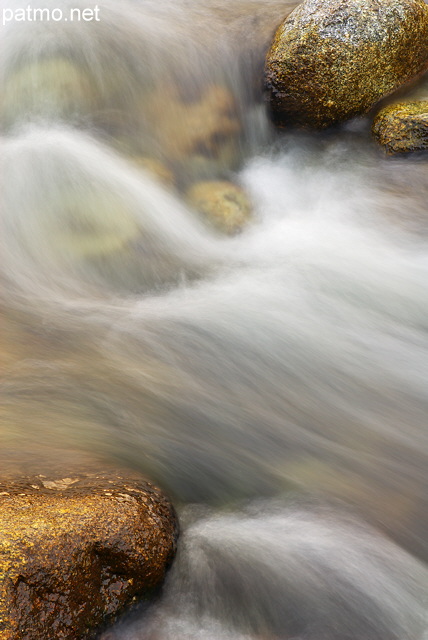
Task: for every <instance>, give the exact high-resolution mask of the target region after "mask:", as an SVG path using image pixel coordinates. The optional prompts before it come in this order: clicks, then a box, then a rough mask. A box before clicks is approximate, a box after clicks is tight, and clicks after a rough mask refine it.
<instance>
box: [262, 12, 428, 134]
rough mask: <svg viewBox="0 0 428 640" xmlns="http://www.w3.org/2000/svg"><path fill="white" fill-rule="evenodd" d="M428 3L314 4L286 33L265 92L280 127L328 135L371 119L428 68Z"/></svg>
mask: <svg viewBox="0 0 428 640" xmlns="http://www.w3.org/2000/svg"><path fill="white" fill-rule="evenodd" d="M427 40H428V6H427V5H426V4H425V2H424V1H423V0H376V1H375V0H347V1H344V0H306V1H305V2H302V4H301V5H299V6H298V7H297V8H296V9H295V10H294V11H293V12H292V13H291V14H290V16H289V17H288V18H287V19H286V20H284V22H283V23H282V24H281V25H280V27H279V28H278V30H277V32H276V34H275V38H274V41H273V43H272V46H271V48H270V51H269V53H268V55H267V58H266V66H265V85H266V89H267V95H268V102H269V107H270V110H271V114H272V117H273V120H274V121H275V123H276V124H278V125H280V126H287V125H296V126H302V127H307V128H324V127H327V126H329V125H332V124H334V123H338V122H341V121H344V120H347V119H349V118H351V117H353V116H356V115H359V114H363V113H365V112H367V111H368V110H369V109H370V108H371V107H372V106H373V105H374V104H375V103H376V102H377V101H378V100H379V99H380V98H382V97H383V96H385V95H387V94H389V93H391V92H392V91H394V90H395V89H396V88H398V87H399V86H401V85H403V84H404V83H406V82H407V81H409V80H410V79H411V78H413V77H414V76H416V75H417V74H419V73H421V72H422V71H423V70H424V69H426V67H427V65H428V48H427Z"/></svg>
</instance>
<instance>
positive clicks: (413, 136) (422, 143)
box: [373, 100, 428, 154]
mask: <svg viewBox="0 0 428 640" xmlns="http://www.w3.org/2000/svg"><path fill="white" fill-rule="evenodd" d="M373 135H374V137H375V138H376V140H377V141H378V142H379V144H380V145H382V146H383V147H385V149H386V151H387V152H388V153H391V154H393V153H409V152H411V151H423V150H424V149H428V101H426V100H420V101H418V102H404V103H400V104H393V105H389V106H388V107H385V108H384V109H381V111H379V113H378V114H377V116H376V118H375V120H374V122H373Z"/></svg>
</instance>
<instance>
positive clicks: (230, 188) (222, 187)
mask: <svg viewBox="0 0 428 640" xmlns="http://www.w3.org/2000/svg"><path fill="white" fill-rule="evenodd" d="M186 198H187V201H188V203H189V204H190V206H192V207H193V208H194V209H196V210H197V211H199V212H200V213H201V214H202V216H203V217H204V219H205V220H207V221H208V222H209V223H210V224H211V225H213V226H214V227H215V228H217V229H219V230H220V231H222V232H223V233H227V234H229V235H232V234H235V233H237V232H239V231H241V230H242V228H243V227H244V226H245V225H246V224H248V221H249V220H250V218H251V209H252V207H251V203H250V200H249V198H248V196H247V194H246V193H245V191H244V190H243V189H241V187H239V186H238V185H236V184H233V183H232V182H228V181H226V180H218V181H217V180H212V181H211V180H207V181H204V182H197V183H196V184H194V185H192V186H191V187H190V189H188V191H187V194H186Z"/></svg>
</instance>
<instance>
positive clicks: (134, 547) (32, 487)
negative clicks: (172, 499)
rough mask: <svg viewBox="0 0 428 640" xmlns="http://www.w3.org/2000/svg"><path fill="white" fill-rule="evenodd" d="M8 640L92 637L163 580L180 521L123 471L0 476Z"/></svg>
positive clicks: (1, 597)
mask: <svg viewBox="0 0 428 640" xmlns="http://www.w3.org/2000/svg"><path fill="white" fill-rule="evenodd" d="M0 508H1V532H0V576H1V578H0V585H1V586H0V640H18V638H19V640H58V639H59V638H63V639H67V640H76V639H77V638H78V639H79V640H86V639H89V638H93V637H95V635H96V629H97V627H99V626H100V625H103V624H105V623H106V621H108V620H111V619H113V618H114V617H115V616H116V615H117V614H118V613H120V612H121V611H123V610H124V608H125V607H127V606H129V605H130V604H131V603H132V602H133V600H134V599H136V597H139V598H144V597H148V596H150V594H151V593H152V592H153V591H154V590H155V589H156V588H157V587H159V585H160V584H161V582H162V580H163V578H164V575H165V571H166V568H167V567H168V564H169V563H170V562H171V560H172V557H173V555H174V552H175V545H176V537H177V521H176V517H175V513H174V510H173V507H172V506H171V504H170V503H169V502H168V501H167V499H166V498H165V497H164V496H163V495H162V493H161V492H160V490H158V489H157V488H155V487H154V486H153V485H151V484H150V483H148V482H145V481H143V480H142V479H141V478H140V477H139V476H137V475H133V474H130V473H127V472H125V473H121V472H115V473H113V472H111V471H109V472H99V473H93V472H89V473H82V472H79V473H71V474H70V475H68V474H67V475H66V476H64V477H62V476H61V475H60V476H55V475H49V476H44V475H36V476H22V477H21V478H20V479H17V478H16V477H15V479H10V478H6V479H5V480H3V481H0Z"/></svg>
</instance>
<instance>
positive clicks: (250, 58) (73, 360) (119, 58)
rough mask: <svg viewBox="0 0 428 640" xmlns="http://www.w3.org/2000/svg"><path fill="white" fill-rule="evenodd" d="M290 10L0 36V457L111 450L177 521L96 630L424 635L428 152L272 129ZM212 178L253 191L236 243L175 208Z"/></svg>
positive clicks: (213, 636) (307, 639)
mask: <svg viewBox="0 0 428 640" xmlns="http://www.w3.org/2000/svg"><path fill="white" fill-rule="evenodd" d="M294 4H295V3H291V2H287V1H286V0H282V1H279V0H278V1H277V0H272V1H271V0H254V1H251V0H233V1H232V0H230V1H227V0H163V2H154V1H153V0H135V1H134V2H126V1H123V0H121V2H120V3H119V2H111V3H108V2H104V1H102V2H101V1H100V2H99V3H98V5H97V6H98V9H99V13H98V17H99V20H98V21H97V20H95V19H94V20H92V21H87V22H85V21H80V22H77V21H72V20H70V19H67V20H65V19H62V20H51V21H49V22H48V21H46V20H45V21H40V20H39V21H35V20H33V21H31V20H28V19H27V20H22V19H20V20H16V19H15V20H10V21H7V23H6V24H5V25H4V26H3V27H2V37H1V41H0V73H1V87H2V91H1V127H2V128H1V132H2V137H1V143H0V144H1V146H0V149H1V152H0V163H1V176H2V189H1V194H0V197H1V203H0V244H1V249H0V250H1V261H0V281H1V293H0V311H1V338H0V340H1V349H0V362H1V364H2V372H3V373H2V379H1V380H2V381H1V392H2V393H1V405H0V412H1V413H0V420H1V422H0V424H1V432H0V436H1V442H2V452H3V454H4V455H5V456H6V457H7V456H10V457H13V456H15V457H16V456H18V457H19V455H20V453H19V452H24V451H32V452H33V454H34V452H36V451H37V452H41V453H40V455H45V456H48V457H49V456H50V455H51V456H52V457H55V456H56V455H57V453H58V451H61V450H63V451H67V450H72V451H82V452H92V454H93V455H96V456H99V457H100V458H103V459H111V460H115V461H119V462H121V463H122V464H127V465H129V466H130V467H133V468H137V469H139V470H141V471H142V472H143V473H145V474H146V475H147V476H148V477H149V478H150V479H151V480H153V481H155V482H156V483H158V484H159V485H160V486H161V487H163V488H164V489H165V490H166V491H167V492H168V493H169V495H171V496H172V498H173V500H174V501H175V504H176V506H177V508H178V510H179V513H180V517H181V523H182V536H181V540H180V548H179V552H178V556H177V559H176V561H175V563H174V565H173V567H172V570H171V571H170V573H169V576H168V580H167V583H166V585H165V587H164V589H163V593H162V594H161V596H160V598H159V600H158V601H157V602H156V604H154V605H152V606H151V607H150V608H149V609H144V611H141V612H139V613H137V614H135V615H134V616H133V617H132V618H130V619H128V620H126V621H124V622H123V623H120V624H119V625H118V626H116V627H115V628H114V629H112V630H110V631H108V632H106V633H105V635H104V636H103V637H104V638H105V640H107V638H109V639H110V640H112V639H115V640H116V639H117V640H145V639H148V640H175V639H177V638H179V639H182V640H278V639H286V640H424V639H425V640H426V639H427V638H428V618H427V612H428V610H427V604H428V571H427V568H426V561H427V560H428V538H427V526H428V511H427V507H428V497H427V496H428V473H427V461H428V442H427V413H428V385H427V380H428V375H427V374H428V320H427V308H428V210H427V202H428V163H427V157H426V155H415V156H413V157H406V158H394V159H391V158H386V157H384V156H383V154H382V153H381V151H379V150H378V149H376V147H375V145H374V143H373V142H372V140H371V137H370V119H369V118H367V119H360V120H355V121H353V122H351V123H348V124H346V125H344V126H343V127H340V128H337V129H335V130H334V131H330V132H328V133H323V134H308V133H299V132H291V131H289V132H287V131H284V132H278V131H273V130H272V129H271V127H270V125H269V123H268V119H267V117H266V113H265V107H264V103H263V96H262V91H261V79H262V68H263V56H264V52H265V48H266V45H267V43H268V42H269V39H270V37H271V35H272V32H273V30H274V29H275V26H276V25H277V24H278V23H279V22H280V20H281V19H282V18H283V17H284V16H285V15H287V14H288V12H289V11H291V10H292V8H293V6H294ZM0 6H1V8H2V10H4V9H8V10H9V11H11V10H13V11H15V10H16V9H18V8H20V7H22V6H23V5H22V4H21V3H20V2H13V1H12V0H2V1H1V3H0ZM25 6H27V5H25ZM31 6H32V7H33V8H34V7H40V8H43V7H44V8H47V7H49V8H50V9H55V8H58V7H61V9H62V10H63V11H64V14H63V18H64V16H65V17H67V16H69V15H70V14H69V13H67V12H68V11H69V10H70V8H71V7H74V8H76V7H77V8H79V7H80V8H81V9H85V8H91V7H92V8H93V9H94V8H95V5H93V4H91V3H90V2H87V3H86V4H83V3H80V4H79V2H77V1H76V2H73V3H71V4H70V5H69V4H67V3H66V2H59V1H58V2H57V3H56V4H55V3H53V2H48V1H47V0H46V2H43V3H40V4H36V3H33V4H32V5H31ZM9 15H10V14H9V13H8V14H7V16H9ZM55 15H58V14H55ZM94 15H95V14H94ZM18 17H19V15H18ZM15 18H16V14H15ZM414 91H418V95H419V96H426V97H428V88H426V86H424V84H423V82H422V84H420V85H419V87H418V88H417V89H414ZM154 167H155V173H153V168H154ZM159 176H160V178H159ZM207 179H211V180H231V181H232V182H234V183H235V184H237V185H240V186H241V187H242V188H243V189H244V190H245V191H246V193H247V194H248V196H249V197H250V199H251V201H252V206H253V216H252V218H251V220H250V221H249V222H248V224H247V225H246V226H245V227H244V229H243V230H242V232H241V233H238V234H235V235H231V236H228V235H224V234H222V233H221V232H219V231H218V230H216V229H215V228H214V227H212V226H210V223H209V222H207V220H205V219H204V218H201V217H200V216H198V214H197V212H196V211H195V210H194V209H193V208H192V207H191V206H190V205H189V204H188V203H187V201H186V197H185V193H186V191H187V189H188V188H189V186H190V185H192V184H194V183H195V182H198V181H201V180H207ZM172 181H173V182H174V184H173V185H172V184H171V183H172ZM166 182H169V184H166ZM50 452H51V453H50ZM34 455H35V454H34ZM37 455H39V454H37ZM82 455H83V454H82Z"/></svg>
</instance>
